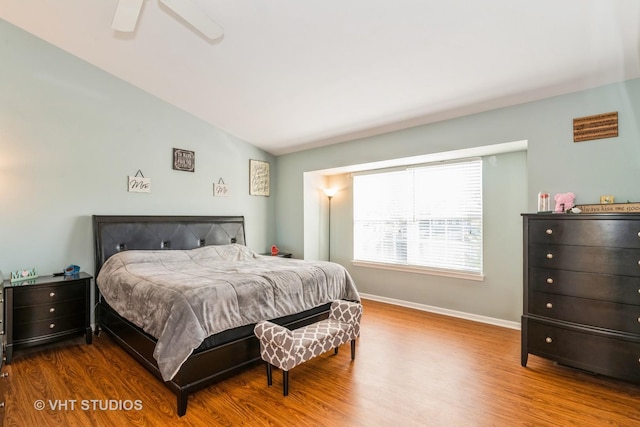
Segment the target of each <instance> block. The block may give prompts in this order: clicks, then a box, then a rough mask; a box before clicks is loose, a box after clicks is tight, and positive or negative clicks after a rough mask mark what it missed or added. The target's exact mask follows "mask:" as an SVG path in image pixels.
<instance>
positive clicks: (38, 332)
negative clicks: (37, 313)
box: [13, 313, 85, 342]
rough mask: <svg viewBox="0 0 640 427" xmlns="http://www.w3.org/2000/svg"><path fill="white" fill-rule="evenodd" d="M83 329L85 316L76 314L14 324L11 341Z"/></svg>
mask: <svg viewBox="0 0 640 427" xmlns="http://www.w3.org/2000/svg"><path fill="white" fill-rule="evenodd" d="M84 328H85V315H84V313H77V314H73V315H71V316H65V317H56V318H53V319H47V320H41V321H38V322H30V323H22V324H20V325H18V324H16V325H14V329H13V340H14V341H15V342H18V341H23V340H28V339H31V338H39V337H43V338H44V337H45V336H47V335H53V334H59V333H62V332H68V331H72V330H78V331H83V330H84Z"/></svg>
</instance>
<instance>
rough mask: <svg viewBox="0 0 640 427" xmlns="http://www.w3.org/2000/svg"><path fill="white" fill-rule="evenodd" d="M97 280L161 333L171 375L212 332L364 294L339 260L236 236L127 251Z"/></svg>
mask: <svg viewBox="0 0 640 427" xmlns="http://www.w3.org/2000/svg"><path fill="white" fill-rule="evenodd" d="M96 283H97V285H98V287H99V289H100V292H101V293H102V296H103V297H104V299H105V301H106V302H107V303H108V304H109V305H110V306H111V307H113V309H115V310H116V311H117V312H118V313H120V315H121V316H122V317H124V318H126V319H128V320H129V321H131V322H132V323H134V324H135V325H137V326H139V327H140V328H142V329H143V330H144V331H145V332H147V333H148V334H150V335H152V336H154V337H155V338H156V339H157V340H158V342H157V344H156V347H155V351H154V354H153V355H154V357H155V358H156V361H157V362H158V368H159V369H160V373H161V374H162V377H163V378H164V380H165V381H168V380H170V379H171V378H173V376H174V375H175V374H176V373H177V372H178V370H179V369H180V366H182V364H183V363H184V361H185V360H186V359H187V358H188V357H189V356H190V355H191V353H192V352H193V350H194V349H196V348H197V347H198V346H199V345H200V344H201V343H202V341H204V339H205V338H207V337H208V336H209V335H213V334H215V333H218V332H221V331H224V330H226V329H230V328H235V327H238V326H243V325H248V324H253V323H257V322H258V321H260V320H266V319H274V318H277V317H281V316H286V315H289V314H294V313H298V312H301V311H304V310H308V309H311V308H313V307H317V306H319V305H322V304H324V303H327V302H330V301H333V300H335V299H348V300H354V301H359V300H360V297H359V295H358V291H357V290H356V288H355V285H354V283H353V281H352V279H351V277H350V276H349V273H348V272H347V270H346V269H345V268H344V267H342V266H341V265H339V264H335V263H330V262H323V261H302V260H296V259H284V258H279V257H270V256H260V255H257V254H256V253H254V252H253V251H251V250H250V249H249V248H247V247H245V246H242V245H236V244H232V245H221V246H206V247H203V248H198V249H192V250H162V251H125V252H121V253H118V254H116V255H113V256H112V257H110V258H109V259H108V260H107V261H106V262H105V263H104V265H103V266H102V269H101V270H100V273H99V274H98V277H97V279H96Z"/></svg>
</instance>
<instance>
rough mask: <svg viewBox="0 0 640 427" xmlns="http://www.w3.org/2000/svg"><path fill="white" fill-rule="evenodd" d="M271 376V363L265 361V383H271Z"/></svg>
mask: <svg viewBox="0 0 640 427" xmlns="http://www.w3.org/2000/svg"><path fill="white" fill-rule="evenodd" d="M272 380H273V377H272V376H271V363H269V362H267V385H269V386H270V385H271V384H273V381H272Z"/></svg>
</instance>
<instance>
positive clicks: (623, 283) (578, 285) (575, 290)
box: [528, 268, 640, 305]
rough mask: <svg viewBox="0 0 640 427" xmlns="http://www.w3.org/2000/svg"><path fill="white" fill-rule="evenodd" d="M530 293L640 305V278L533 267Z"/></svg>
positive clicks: (530, 270) (530, 271)
mask: <svg viewBox="0 0 640 427" xmlns="http://www.w3.org/2000/svg"><path fill="white" fill-rule="evenodd" d="M528 279H529V290H530V291H533V292H547V293H552V294H560V295H569V296H574V297H581V298H591V299H601V300H604V301H610V302H618V303H622V304H632V305H640V276H639V277H631V276H616V275H611V274H598V273H583V272H580V271H569V270H554V269H547V268H529V277H528Z"/></svg>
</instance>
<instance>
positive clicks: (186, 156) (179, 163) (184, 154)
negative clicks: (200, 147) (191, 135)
mask: <svg viewBox="0 0 640 427" xmlns="http://www.w3.org/2000/svg"><path fill="white" fill-rule="evenodd" d="M173 169H175V170H177V171H185V172H195V170H196V153H195V152H193V151H189V150H181V149H179V148H174V149H173Z"/></svg>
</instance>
